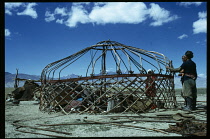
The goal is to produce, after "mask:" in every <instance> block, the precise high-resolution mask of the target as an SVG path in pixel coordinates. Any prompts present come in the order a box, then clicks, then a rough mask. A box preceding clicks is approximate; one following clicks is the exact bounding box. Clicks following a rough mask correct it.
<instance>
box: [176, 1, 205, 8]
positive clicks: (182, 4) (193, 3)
mask: <svg viewBox="0 0 210 139" xmlns="http://www.w3.org/2000/svg"><path fill="white" fill-rule="evenodd" d="M201 4H202V2H180V3H179V5H180V6H185V7H188V6H190V5H195V6H200V5H201Z"/></svg>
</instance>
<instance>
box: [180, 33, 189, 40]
mask: <svg viewBox="0 0 210 139" xmlns="http://www.w3.org/2000/svg"><path fill="white" fill-rule="evenodd" d="M187 37H188V35H186V34H182V35H181V36H179V37H178V39H180V40H181V39H184V38H187Z"/></svg>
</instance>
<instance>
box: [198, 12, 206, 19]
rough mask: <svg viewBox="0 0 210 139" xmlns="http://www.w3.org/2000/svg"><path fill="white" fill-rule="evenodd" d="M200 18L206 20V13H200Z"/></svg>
mask: <svg viewBox="0 0 210 139" xmlns="http://www.w3.org/2000/svg"><path fill="white" fill-rule="evenodd" d="M198 17H199V18H206V12H199V13H198Z"/></svg>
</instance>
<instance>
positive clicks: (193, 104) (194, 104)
mask: <svg viewBox="0 0 210 139" xmlns="http://www.w3.org/2000/svg"><path fill="white" fill-rule="evenodd" d="M192 109H193V110H196V98H195V97H194V98H193V99H192Z"/></svg>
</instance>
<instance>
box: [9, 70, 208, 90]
mask: <svg viewBox="0 0 210 139" xmlns="http://www.w3.org/2000/svg"><path fill="white" fill-rule="evenodd" d="M107 74H109V75H112V74H116V72H112V71H110V72H108V73H107ZM97 75H99V74H96V76H97ZM15 76H16V74H12V73H9V72H5V87H14V83H15V81H14V79H15ZM78 76H79V75H76V74H70V75H67V76H63V77H61V79H68V78H77V77H78ZM40 77H41V76H39V75H29V74H24V73H19V74H18V78H21V79H31V80H39V79H40ZM206 81H207V80H206V78H203V77H198V78H197V81H196V84H197V88H206V87H207V84H206V83H207V82H206ZM174 83H175V88H182V85H181V82H180V77H178V76H175V78H174ZM23 84H24V82H23V81H20V82H19V86H23Z"/></svg>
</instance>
